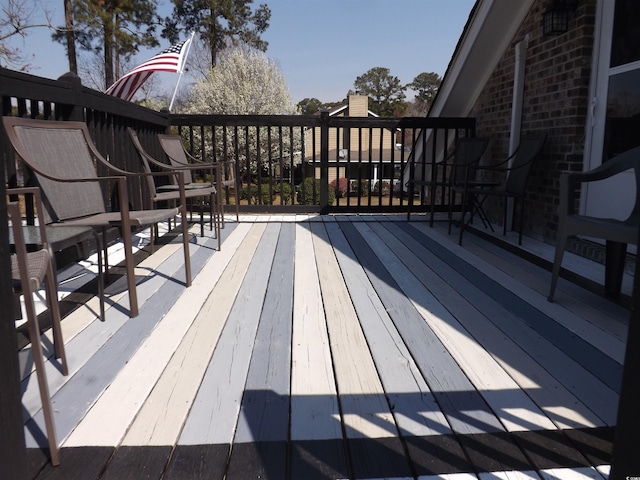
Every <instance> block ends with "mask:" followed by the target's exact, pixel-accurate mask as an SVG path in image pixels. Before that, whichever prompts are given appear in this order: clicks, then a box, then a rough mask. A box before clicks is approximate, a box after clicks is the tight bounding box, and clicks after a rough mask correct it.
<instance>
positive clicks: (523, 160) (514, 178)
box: [506, 134, 547, 196]
mask: <svg viewBox="0 0 640 480" xmlns="http://www.w3.org/2000/svg"><path fill="white" fill-rule="evenodd" d="M546 139H547V135H546V134H544V135H537V136H530V137H522V139H521V140H520V145H519V146H518V149H517V150H516V152H515V154H514V155H513V159H512V163H511V165H510V166H509V173H508V176H507V183H506V190H507V192H509V193H512V194H515V195H519V196H522V195H524V191H525V189H526V188H527V182H528V180H529V174H530V173H531V167H532V166H533V164H534V162H535V161H536V160H537V159H538V157H539V155H540V152H541V151H542V147H543V146H544V142H545V141H546Z"/></svg>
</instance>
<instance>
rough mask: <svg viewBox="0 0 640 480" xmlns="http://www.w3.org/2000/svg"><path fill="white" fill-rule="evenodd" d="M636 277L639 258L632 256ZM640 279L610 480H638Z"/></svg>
mask: <svg viewBox="0 0 640 480" xmlns="http://www.w3.org/2000/svg"><path fill="white" fill-rule="evenodd" d="M635 268H636V273H637V272H640V256H636V265H635ZM639 410H640V279H638V276H637V275H636V276H634V281H633V295H632V298H631V314H630V316H629V332H628V334H627V348H626V352H625V356H624V368H623V372H622V386H621V388H620V401H619V403H618V420H617V422H616V433H615V438H614V442H613V452H612V454H611V460H612V462H611V475H610V477H609V478H610V480H630V479H638V478H640V455H638V451H640V411H639Z"/></svg>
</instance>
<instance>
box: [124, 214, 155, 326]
mask: <svg viewBox="0 0 640 480" xmlns="http://www.w3.org/2000/svg"><path fill="white" fill-rule="evenodd" d="M153 228H154V225H151V229H152V240H153ZM122 233H123V235H122V239H123V242H124V263H125V270H126V272H127V290H128V292H129V315H130V316H131V317H132V318H133V317H137V316H138V313H139V310H138V292H137V290H136V272H135V262H134V260H133V242H132V241H131V232H125V231H123V232H122ZM152 245H153V242H152Z"/></svg>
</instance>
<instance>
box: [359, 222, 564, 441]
mask: <svg viewBox="0 0 640 480" xmlns="http://www.w3.org/2000/svg"><path fill="white" fill-rule="evenodd" d="M358 230H359V231H360V233H361V234H362V237H363V238H366V239H368V242H369V246H370V247H371V248H372V249H373V251H374V252H375V254H376V255H377V256H378V258H380V260H381V261H382V263H383V264H384V265H385V267H386V268H387V269H388V271H389V273H390V274H391V275H392V276H393V278H394V279H395V280H396V282H398V285H399V287H400V288H401V289H402V291H403V292H404V294H405V295H406V296H407V298H409V299H411V301H412V302H413V304H414V306H415V307H416V309H417V310H418V311H419V312H420V314H421V315H422V316H423V318H424V319H425V321H426V322H427V323H428V324H429V327H430V328H431V329H432V330H433V331H434V333H435V334H436V335H437V336H438V338H440V340H441V341H442V343H443V344H445V345H447V346H448V350H449V353H450V354H451V355H452V357H453V358H454V359H455V361H456V362H457V364H458V365H459V366H460V368H461V369H462V370H463V371H464V373H465V375H466V376H467V378H469V380H470V381H471V383H472V384H473V385H474V386H475V388H476V389H477V390H478V391H479V393H480V395H482V397H483V398H484V399H485V401H486V402H487V404H488V405H489V406H490V407H491V409H492V410H493V412H494V413H495V414H496V415H497V417H498V418H499V419H500V422H501V424H502V425H503V426H504V427H505V429H506V430H507V431H518V430H523V429H526V430H530V429H550V428H551V429H553V428H555V426H554V424H553V423H552V422H551V421H550V420H549V419H548V418H547V417H546V415H545V414H544V413H543V412H542V410H540V409H539V408H538V406H537V405H536V404H535V403H534V402H533V401H532V400H531V399H530V398H529V397H528V396H527V395H526V394H525V393H524V392H523V391H522V390H521V389H520V388H519V386H518V384H517V383H516V382H515V381H514V380H513V379H512V378H511V377H510V376H509V375H508V373H507V372H505V371H504V370H503V369H502V367H501V366H500V364H499V363H498V362H497V361H496V360H495V359H494V358H493V357H492V356H491V355H490V354H489V352H488V351H487V350H485V349H484V348H483V347H482V345H480V344H479V343H477V341H476V340H475V339H474V338H473V337H471V336H470V335H469V333H468V332H467V331H466V329H465V328H464V327H463V326H462V325H461V324H460V322H458V321H457V320H456V318H455V317H454V316H453V315H452V314H451V313H450V312H449V311H448V310H446V308H445V307H444V306H442V304H441V303H440V302H439V301H438V300H437V299H436V297H434V296H433V295H432V294H431V293H430V292H429V291H428V290H427V288H426V287H425V286H424V285H422V284H421V283H420V281H419V280H418V278H416V277H414V276H413V275H414V273H413V271H412V269H411V267H412V266H413V265H416V264H417V263H418V262H419V260H418V259H416V261H415V262H412V263H410V264H405V265H403V264H401V263H400V262H399V261H398V259H397V257H395V256H394V255H393V254H392V252H391V250H389V248H388V247H386V246H385V245H384V244H383V242H382V241H381V240H379V239H378V237H375V236H373V235H372V233H373V230H372V229H371V228H369V226H368V225H358ZM468 314H469V315H470V316H472V317H475V316H477V312H475V311H473V310H471V309H470V310H469V311H468Z"/></svg>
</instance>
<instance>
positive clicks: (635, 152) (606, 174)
mask: <svg viewBox="0 0 640 480" xmlns="http://www.w3.org/2000/svg"><path fill="white" fill-rule="evenodd" d="M627 170H633V175H634V178H635V182H636V198H635V204H634V206H633V209H632V211H631V213H630V214H629V216H628V217H627V219H626V220H624V221H622V222H621V223H623V224H625V225H632V226H634V227H637V226H638V225H640V147H634V148H631V149H629V150H626V151H624V152H622V153H620V154H618V155H616V156H615V157H613V158H611V159H609V160H607V161H605V162H604V163H603V164H602V165H600V166H599V167H597V168H595V169H593V170H591V171H589V172H588V173H589V175H590V177H591V179H592V181H593V180H596V178H597V179H599V180H604V179H605V178H610V177H613V176H614V175H618V174H620V173H622V172H626V171H627ZM637 238H638V237H637V234H636V235H635V237H634V238H633V243H634V244H635V243H636V242H637ZM630 243H631V242H630Z"/></svg>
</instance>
